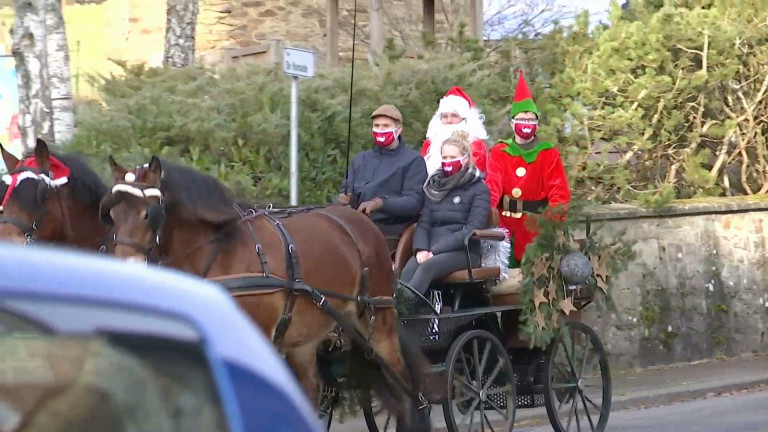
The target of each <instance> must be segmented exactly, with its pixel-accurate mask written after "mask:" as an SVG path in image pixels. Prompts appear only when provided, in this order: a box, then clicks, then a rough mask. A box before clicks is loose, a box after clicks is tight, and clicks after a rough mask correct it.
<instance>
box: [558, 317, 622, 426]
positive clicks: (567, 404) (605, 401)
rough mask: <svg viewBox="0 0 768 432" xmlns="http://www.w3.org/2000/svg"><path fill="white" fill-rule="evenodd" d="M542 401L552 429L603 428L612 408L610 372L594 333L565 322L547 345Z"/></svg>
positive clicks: (579, 324) (580, 326)
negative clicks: (547, 358)
mask: <svg viewBox="0 0 768 432" xmlns="http://www.w3.org/2000/svg"><path fill="white" fill-rule="evenodd" d="M548 354H549V360H548V361H547V362H546V363H545V366H544V376H545V383H544V402H545V404H546V406H547V415H548V416H549V421H550V422H551V423H552V427H553V428H554V430H555V432H571V431H582V430H584V431H591V432H603V431H604V430H605V426H606V425H607V424H608V415H609V414H610V411H611V372H610V370H609V369H608V358H607V357H606V354H605V350H604V349H603V344H602V343H601V342H600V338H598V337H597V333H595V331H594V330H592V329H591V328H590V327H589V326H588V325H586V324H584V323H580V322H571V323H568V327H567V331H563V332H561V333H560V334H559V335H558V336H557V337H556V338H555V340H554V342H553V343H552V345H550V347H549V353H548Z"/></svg>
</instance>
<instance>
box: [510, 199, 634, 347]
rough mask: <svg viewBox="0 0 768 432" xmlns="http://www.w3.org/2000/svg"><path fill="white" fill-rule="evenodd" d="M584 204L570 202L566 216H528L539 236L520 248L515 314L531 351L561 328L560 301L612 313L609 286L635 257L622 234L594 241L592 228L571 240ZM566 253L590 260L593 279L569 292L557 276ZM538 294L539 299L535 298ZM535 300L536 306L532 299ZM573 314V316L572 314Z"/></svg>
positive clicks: (579, 225)
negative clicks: (585, 303)
mask: <svg viewBox="0 0 768 432" xmlns="http://www.w3.org/2000/svg"><path fill="white" fill-rule="evenodd" d="M585 204H586V203H585V202H583V201H576V202H573V203H572V204H571V205H570V206H569V209H568V214H567V218H566V219H565V220H563V218H557V217H549V216H548V215H547V213H546V212H545V213H544V214H542V215H529V216H528V217H529V219H528V222H529V223H531V222H532V221H534V222H533V223H535V225H536V226H537V227H538V229H539V236H538V237H537V238H536V240H535V241H534V242H533V243H531V244H530V245H529V246H528V247H527V248H526V250H525V255H523V260H522V263H521V267H520V268H521V270H522V273H523V281H522V291H521V303H522V304H523V309H522V310H521V313H520V337H521V338H522V339H523V340H526V341H528V342H529V343H530V345H531V346H532V347H539V348H545V347H546V346H547V345H548V344H549V343H550V342H551V340H552V338H553V337H555V336H556V335H557V332H558V331H559V330H560V329H562V328H563V324H564V322H565V320H564V310H563V309H562V307H561V302H564V301H567V302H570V303H571V304H576V305H578V304H579V299H585V298H589V299H594V301H595V302H596V303H598V304H599V305H601V306H605V307H608V308H609V309H612V310H613V309H615V308H614V303H613V300H612V297H611V291H612V284H613V282H614V281H615V279H616V277H618V276H619V274H621V273H622V272H623V271H624V270H626V268H627V265H628V264H629V262H631V261H632V260H633V259H634V256H635V252H634V251H633V249H632V247H633V244H631V243H630V242H628V241H626V240H624V239H623V233H618V234H616V235H614V236H612V239H611V240H604V239H601V238H599V236H598V235H597V234H598V231H599V230H597V229H592V230H590V232H589V236H588V237H585V238H583V240H585V241H584V242H583V244H581V243H579V242H577V241H576V238H578V237H577V236H576V233H577V232H578V231H579V230H580V229H581V228H583V227H584V223H585V222H584V221H585V217H586V213H585ZM571 251H580V252H582V253H583V254H584V255H586V256H587V257H588V258H589V259H590V261H591V262H592V268H593V270H594V274H593V276H592V277H591V278H590V279H589V280H588V282H587V283H586V284H585V285H584V286H581V287H579V288H578V290H571V289H570V288H569V287H567V286H566V284H565V282H564V281H563V278H562V277H561V276H560V272H559V270H558V268H559V267H558V266H559V263H560V258H562V257H563V256H564V255H565V254H567V253H568V252H571ZM537 293H540V294H541V296H543V297H539V296H537ZM535 298H540V299H541V300H544V301H541V302H540V303H539V304H538V305H537V304H536V302H535V301H534V299H535ZM571 313H573V312H571Z"/></svg>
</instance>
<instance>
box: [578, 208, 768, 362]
mask: <svg viewBox="0 0 768 432" xmlns="http://www.w3.org/2000/svg"><path fill="white" fill-rule="evenodd" d="M594 214H595V217H597V218H602V219H605V221H604V222H601V223H602V224H603V227H602V228H601V229H600V231H599V235H600V236H616V235H619V234H620V233H621V232H622V231H625V234H624V235H625V236H626V238H628V239H630V240H632V241H636V242H637V243H636V245H635V250H636V252H637V257H636V260H635V261H634V262H633V263H631V265H630V266H629V269H628V270H627V271H626V272H625V273H624V274H622V275H621V276H620V277H619V278H618V279H617V280H616V282H615V283H614V291H613V299H614V301H615V303H616V307H617V311H618V314H612V313H608V312H600V311H599V310H598V308H597V307H595V306H594V305H592V306H590V307H589V308H587V309H586V310H585V321H586V322H588V323H590V325H593V326H594V327H595V328H596V330H597V331H598V333H599V334H600V337H601V339H602V340H603V343H604V344H605V346H606V348H607V349H608V351H609V352H610V354H611V357H612V358H611V362H612V367H615V368H618V369H623V368H627V367H646V366H653V365H660V364H671V363H677V362H687V361H696V360H700V359H708V358H713V357H718V356H732V355H739V354H743V353H749V352H767V351H768V340H767V338H768V283H767V281H768V197H766V196H763V197H762V198H759V199H755V198H741V199H737V198H733V199H712V200H708V201H706V202H697V203H694V202H691V203H688V204H684V205H674V206H671V207H669V208H667V209H664V210H663V211H658V212H653V211H648V210H642V209H639V208H636V207H633V206H625V205H611V206H603V207H598V208H596V209H595V210H594ZM599 224H600V223H593V227H596V226H597V225H599Z"/></svg>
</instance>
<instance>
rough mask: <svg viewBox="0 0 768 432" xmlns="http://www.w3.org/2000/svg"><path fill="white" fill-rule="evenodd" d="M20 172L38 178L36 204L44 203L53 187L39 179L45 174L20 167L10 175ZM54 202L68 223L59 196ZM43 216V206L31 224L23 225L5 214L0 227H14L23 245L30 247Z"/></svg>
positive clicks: (35, 237)
mask: <svg viewBox="0 0 768 432" xmlns="http://www.w3.org/2000/svg"><path fill="white" fill-rule="evenodd" d="M21 172H30V173H32V174H34V175H36V176H38V179H37V183H38V184H37V191H36V201H37V202H38V203H44V202H45V201H46V200H47V199H48V197H49V196H50V192H51V189H52V188H53V186H51V185H50V184H48V182H47V181H46V180H45V179H44V178H40V176H43V175H45V173H44V172H43V171H42V170H39V169H35V168H29V167H21V168H19V169H17V170H15V171H14V172H13V173H12V174H18V173H21ZM56 202H57V203H58V205H59V211H61V215H62V217H64V218H65V219H66V220H67V222H68V221H69V214H68V212H67V211H66V208H65V207H64V204H63V203H62V202H61V198H60V197H59V196H56ZM44 216H45V206H43V207H42V208H41V209H40V210H39V211H38V212H37V213H36V214H35V217H34V218H33V219H32V222H31V223H24V222H21V221H19V220H16V219H15V218H13V217H11V216H8V215H6V214H4V215H3V217H2V219H0V225H1V224H10V225H13V226H15V227H16V228H18V229H19V231H21V233H22V234H23V235H24V245H31V244H33V243H35V241H36V240H37V229H38V227H39V226H40V224H41V223H42V221H43V217H44Z"/></svg>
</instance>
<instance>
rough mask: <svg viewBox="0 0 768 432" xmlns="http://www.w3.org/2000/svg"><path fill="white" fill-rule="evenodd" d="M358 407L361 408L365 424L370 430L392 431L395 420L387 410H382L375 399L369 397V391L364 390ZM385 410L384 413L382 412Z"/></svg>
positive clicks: (371, 431)
mask: <svg viewBox="0 0 768 432" xmlns="http://www.w3.org/2000/svg"><path fill="white" fill-rule="evenodd" d="M360 408H362V409H363V417H364V418H365V424H366V425H367V426H368V430H369V431H370V432H387V431H394V430H395V424H396V421H395V419H394V418H393V417H392V415H391V414H390V413H389V412H386V410H383V408H381V407H380V406H379V404H378V401H377V400H374V399H373V398H372V397H371V393H370V391H367V392H366V391H364V392H363V393H362V395H361V396H360ZM382 412H385V413H386V414H382Z"/></svg>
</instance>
